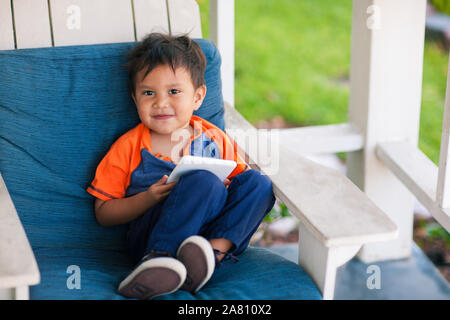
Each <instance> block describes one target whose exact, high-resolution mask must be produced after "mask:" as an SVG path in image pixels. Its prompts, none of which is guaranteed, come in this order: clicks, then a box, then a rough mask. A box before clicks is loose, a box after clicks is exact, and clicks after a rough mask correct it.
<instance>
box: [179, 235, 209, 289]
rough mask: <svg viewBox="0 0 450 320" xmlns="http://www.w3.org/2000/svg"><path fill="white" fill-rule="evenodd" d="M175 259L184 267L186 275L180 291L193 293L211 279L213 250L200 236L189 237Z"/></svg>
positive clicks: (182, 244)
mask: <svg viewBox="0 0 450 320" xmlns="http://www.w3.org/2000/svg"><path fill="white" fill-rule="evenodd" d="M177 259H178V260H180V261H181V262H182V263H183V264H184V266H185V267H186V271H187V275H186V280H185V282H184V284H183V285H182V286H181V288H180V289H181V290H186V291H189V292H190V293H195V292H197V291H198V290H200V289H201V288H202V287H203V286H204V285H205V284H206V282H208V280H209V279H210V278H211V276H212V274H213V273H214V268H215V256H214V251H213V248H212V247H211V244H210V243H209V241H208V240H206V239H205V238H203V237H201V236H190V237H189V238H187V239H186V240H184V241H183V242H182V243H181V245H180V247H179V248H178V250H177Z"/></svg>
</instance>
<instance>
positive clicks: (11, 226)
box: [0, 0, 397, 299]
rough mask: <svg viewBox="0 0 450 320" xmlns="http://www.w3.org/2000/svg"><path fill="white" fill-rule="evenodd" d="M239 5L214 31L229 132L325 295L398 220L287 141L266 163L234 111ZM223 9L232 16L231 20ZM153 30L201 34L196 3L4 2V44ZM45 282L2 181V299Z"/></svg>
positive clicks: (217, 5) (223, 3)
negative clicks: (277, 204)
mask: <svg viewBox="0 0 450 320" xmlns="http://www.w3.org/2000/svg"><path fill="white" fill-rule="evenodd" d="M11 3H12V4H13V7H12V8H11ZM233 12H234V1H230V0H211V21H210V23H211V35H212V40H213V41H215V43H216V45H217V47H218V48H219V50H220V52H221V54H222V60H223V66H222V79H223V86H224V89H223V90H224V100H225V101H226V104H225V108H226V118H225V121H226V131H227V132H228V134H230V135H231V136H232V137H233V138H234V139H235V140H236V142H237V143H238V144H239V146H240V147H241V148H242V151H243V152H244V153H245V155H244V156H245V157H246V159H247V160H248V162H249V163H250V165H251V166H252V167H253V168H257V169H259V170H261V172H263V173H266V174H268V175H269V177H270V179H271V180H272V182H273V186H274V192H275V195H276V197H277V198H278V199H280V200H281V201H282V202H283V203H285V204H286V205H287V207H288V209H289V210H290V212H292V213H293V214H294V215H295V216H296V217H297V218H298V219H299V220H300V223H301V224H300V239H299V264H300V265H301V266H302V267H303V268H304V269H305V270H306V271H307V272H308V273H309V274H310V276H311V277H312V278H313V280H314V281H315V283H316V284H317V286H318V287H319V289H320V290H321V292H322V293H323V298H324V299H332V298H333V293H334V283H335V275H336V269H337V268H338V267H339V266H340V265H342V264H344V263H345V262H346V261H348V260H349V259H351V258H352V257H353V256H355V254H356V253H357V252H358V250H359V249H360V248H361V246H362V245H364V244H366V243H371V242H379V241H386V240H391V239H394V238H395V237H396V236H397V226H396V225H395V224H394V223H393V222H392V221H391V219H390V218H389V217H388V216H387V215H386V214H385V213H383V212H382V211H381V210H380V209H379V208H378V207H377V206H376V205H375V204H374V203H373V202H372V201H371V200H370V199H369V198H368V197H367V196H366V195H365V194H364V192H362V191H361V190H360V189H359V188H358V187H357V186H356V185H355V184H353V183H352V182H351V181H350V180H349V179H348V178H347V177H346V176H344V175H343V174H341V173H339V172H338V171H336V170H333V169H330V168H327V167H324V166H322V165H319V164H317V163H315V162H312V161H310V160H308V159H306V158H304V157H302V156H300V155H298V154H297V153H294V152H292V151H290V150H288V149H286V148H285V147H284V146H282V145H281V144H280V145H278V149H277V150H274V151H273V153H272V154H271V155H270V159H271V161H279V163H278V164H279V170H277V171H276V172H269V170H268V167H267V163H262V162H261V160H260V159H259V156H258V154H257V152H255V151H254V149H253V147H249V146H248V145H247V143H246V141H247V140H248V139H251V138H252V136H254V135H258V134H259V133H258V131H257V130H256V129H255V128H254V127H253V126H252V125H251V124H250V123H248V122H247V121H246V120H245V119H244V118H243V117H242V116H241V115H240V114H239V112H237V110H236V109H234V108H233V99H234V94H233V88H234V82H233V81H234V80H233V72H234V71H233V70H234V60H233V59H234V58H233V55H234V44H233V39H234V36H233V34H231V35H230V30H232V31H234V28H233V24H234V20H233V19H234V16H233ZM221 13H226V15H225V16H226V17H227V18H228V20H224V18H223V17H222V16H221ZM12 14H13V15H12ZM152 31H158V32H170V33H172V34H176V33H184V32H188V33H189V34H190V36H191V37H193V38H196V37H201V27H200V14H199V9H198V6H197V3H196V2H195V1H194V0H167V1H166V0H95V1H82V0H49V1H47V0H13V1H10V0H0V50H4V49H23V48H36V47H49V46H64V45H80V44H94V43H113V42H128V41H139V40H140V39H142V38H143V36H145V34H147V33H149V32H152ZM260 133H261V132H260ZM353 135H355V133H353ZM356 136H357V134H356ZM357 138H358V136H357ZM261 140H262V139H261ZM261 143H264V142H263V141H262V142H261ZM359 143H360V142H359ZM37 283H39V270H38V266H37V264H36V260H35V258H34V255H33V252H32V250H31V248H30V245H29V243H28V240H27V238H26V235H25V233H24V230H23V228H22V226H21V224H20V221H19V219H18V217H17V213H16V212H15V209H14V206H13V204H12V201H11V198H10V197H9V195H8V192H7V189H6V187H5V185H4V182H3V180H2V179H1V178H0V298H16V299H27V298H28V286H32V285H35V284H37Z"/></svg>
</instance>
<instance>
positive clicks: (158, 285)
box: [118, 252, 186, 299]
mask: <svg viewBox="0 0 450 320" xmlns="http://www.w3.org/2000/svg"><path fill="white" fill-rule="evenodd" d="M185 280H186V268H185V267H184V265H183V264H182V263H181V262H180V261H178V260H177V259H175V258H173V257H170V256H169V255H162V254H161V253H156V252H151V253H149V254H148V255H146V256H145V257H144V258H142V260H141V262H140V263H139V264H138V266H137V267H136V268H135V269H134V270H133V271H132V272H131V273H130V274H129V275H128V276H127V277H126V278H125V279H124V280H123V281H122V282H121V283H120V285H119V289H118V293H119V294H121V295H122V296H124V297H127V298H136V299H151V298H154V297H156V296H160V295H163V294H169V293H172V292H175V291H176V290H178V289H179V288H180V287H181V285H182V284H183V283H184V281H185Z"/></svg>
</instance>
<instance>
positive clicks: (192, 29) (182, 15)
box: [167, 0, 202, 38]
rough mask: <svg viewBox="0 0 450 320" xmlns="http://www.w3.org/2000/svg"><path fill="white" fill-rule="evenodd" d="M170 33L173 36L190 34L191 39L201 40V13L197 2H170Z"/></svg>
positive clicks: (169, 0)
mask: <svg viewBox="0 0 450 320" xmlns="http://www.w3.org/2000/svg"><path fill="white" fill-rule="evenodd" d="M167 4H168V11H169V21H170V31H171V33H172V34H175V35H176V34H180V33H188V34H189V36H190V37H191V38H201V37H202V28H201V24H200V11H199V9H198V4H197V2H196V1H195V0H168V1H167Z"/></svg>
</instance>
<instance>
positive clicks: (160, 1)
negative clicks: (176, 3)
mask: <svg viewBox="0 0 450 320" xmlns="http://www.w3.org/2000/svg"><path fill="white" fill-rule="evenodd" d="M133 4H134V18H135V20H134V21H135V25H136V38H137V40H138V41H140V40H142V38H143V37H144V36H145V35H146V34H148V33H150V32H161V33H169V18H168V16H167V5H166V0H133Z"/></svg>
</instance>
